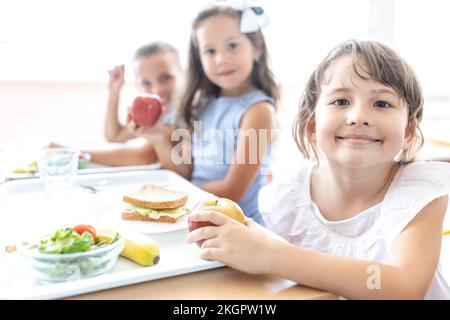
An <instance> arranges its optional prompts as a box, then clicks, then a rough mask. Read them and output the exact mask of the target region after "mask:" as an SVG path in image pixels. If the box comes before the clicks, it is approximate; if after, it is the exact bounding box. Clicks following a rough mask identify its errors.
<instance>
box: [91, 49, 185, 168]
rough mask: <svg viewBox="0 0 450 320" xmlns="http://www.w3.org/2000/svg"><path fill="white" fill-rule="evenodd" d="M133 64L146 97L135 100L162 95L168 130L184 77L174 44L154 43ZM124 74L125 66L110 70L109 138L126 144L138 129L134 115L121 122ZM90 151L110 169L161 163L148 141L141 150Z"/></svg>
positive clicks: (136, 79) (93, 160)
mask: <svg viewBox="0 0 450 320" xmlns="http://www.w3.org/2000/svg"><path fill="white" fill-rule="evenodd" d="M132 64H133V70H134V76H135V84H136V88H137V89H138V91H139V92H141V93H142V94H143V97H137V98H136V100H135V101H137V100H139V99H141V100H143V99H146V97H145V94H156V95H158V96H159V97H160V98H161V99H160V100H161V101H160V103H161V106H162V110H163V112H162V117H161V122H162V124H163V125H164V127H170V125H171V124H172V120H173V115H174V112H175V109H174V108H172V105H173V103H174V100H175V98H174V97H175V93H176V91H177V89H178V87H179V82H180V78H181V74H182V71H181V66H180V60H179V57H178V51H177V50H176V49H175V48H174V47H173V46H171V45H170V44H167V43H164V42H152V43H149V44H147V45H144V46H142V47H140V48H139V49H138V50H137V51H136V53H135V54H134V57H133V62H132ZM124 72H125V67H124V65H120V66H116V67H115V68H114V69H112V70H110V71H109V84H108V90H109V96H108V107H107V112H106V118H105V136H106V138H107V140H108V141H111V142H124V141H126V140H129V139H133V138H136V137H138V135H137V134H136V133H135V132H134V127H132V126H131V127H130V124H129V123H130V120H131V118H130V114H128V119H127V125H122V124H120V122H119V117H118V107H119V100H120V91H121V89H122V87H123V84H124ZM139 102H141V101H139ZM136 103H138V102H136ZM141 113H142V112H141ZM87 152H89V153H90V154H91V156H92V159H91V160H92V162H96V163H100V164H105V165H109V166H125V165H144V164H150V163H154V162H156V161H158V157H157V154H156V152H155V150H154V147H153V145H152V143H151V142H148V141H147V142H146V143H145V144H144V145H142V146H139V147H124V148H118V149H113V150H105V151H99V150H89V151H87Z"/></svg>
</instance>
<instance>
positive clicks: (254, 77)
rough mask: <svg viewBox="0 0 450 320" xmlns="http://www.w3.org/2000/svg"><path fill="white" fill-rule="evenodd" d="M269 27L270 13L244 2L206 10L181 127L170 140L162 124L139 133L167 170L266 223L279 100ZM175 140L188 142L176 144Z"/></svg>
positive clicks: (192, 55) (194, 39) (197, 26)
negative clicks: (262, 203) (261, 198)
mask: <svg viewBox="0 0 450 320" xmlns="http://www.w3.org/2000/svg"><path fill="white" fill-rule="evenodd" d="M242 4H243V3H242ZM267 22H268V20H267V16H266V15H265V13H264V11H263V10H262V8H260V7H253V9H251V8H248V10H247V8H245V7H244V6H242V5H239V3H237V2H236V1H234V2H232V1H220V2H218V3H216V4H215V5H213V6H212V7H209V8H207V9H205V10H203V11H201V12H200V13H199V14H198V15H197V17H196V18H195V19H194V22H193V30H192V36H191V41H190V48H189V58H188V61H189V62H188V70H187V88H186V91H185V92H184V95H183V97H182V100H181V104H180V107H179V109H178V111H177V115H176V116H175V125H176V127H177V128H178V129H176V130H175V131H174V132H173V133H172V132H168V135H166V136H165V138H164V137H163V136H162V135H161V131H158V130H157V129H156V128H157V126H155V127H153V128H143V127H139V128H137V130H138V132H139V133H140V134H142V135H143V136H145V137H147V138H148V139H149V140H150V141H151V142H152V143H153V145H154V147H155V150H156V152H157V154H158V158H159V160H160V163H161V165H162V167H164V168H167V169H171V170H174V171H175V172H178V173H179V174H181V175H183V176H184V177H186V178H188V179H190V180H191V181H192V182H193V183H194V184H196V185H198V186H199V187H201V188H202V189H204V190H206V191H209V192H211V193H213V194H215V195H217V196H219V197H225V198H229V199H231V200H234V201H236V202H238V203H239V205H240V206H241V207H242V209H243V210H244V212H245V214H246V215H247V216H249V217H252V218H253V219H254V220H255V221H257V222H259V223H261V224H263V223H264V222H263V219H262V217H261V215H260V212H259V209H258V202H257V199H258V193H259V189H260V188H261V186H262V185H263V184H264V183H265V179H264V178H265V177H264V176H263V174H262V173H263V171H264V170H266V169H267V167H268V161H267V159H268V158H269V154H270V145H271V140H272V131H273V130H274V129H276V116H275V111H276V110H275V109H276V108H275V106H276V104H277V101H278V98H279V88H278V85H277V83H276V82H275V80H274V77H273V75H272V73H271V71H270V68H269V66H268V52H267V48H266V43H265V40H264V36H263V34H262V32H261V28H263V27H265V26H266V25H267ZM171 136H172V137H174V138H175V140H177V138H179V137H182V141H181V142H179V143H178V144H176V145H175V147H174V144H173V142H172V141H171V138H170V137H171ZM177 141H179V140H177Z"/></svg>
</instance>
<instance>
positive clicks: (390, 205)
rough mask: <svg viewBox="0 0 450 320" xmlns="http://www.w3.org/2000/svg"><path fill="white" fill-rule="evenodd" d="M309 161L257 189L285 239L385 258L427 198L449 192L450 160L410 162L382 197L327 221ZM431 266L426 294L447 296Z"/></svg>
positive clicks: (323, 249)
mask: <svg viewBox="0 0 450 320" xmlns="http://www.w3.org/2000/svg"><path fill="white" fill-rule="evenodd" d="M312 168H313V164H312V163H306V164H305V165H303V166H301V168H299V170H298V172H297V173H295V174H293V175H291V177H290V178H288V179H285V180H284V181H277V180H274V181H273V182H272V183H271V184H269V185H268V186H266V187H264V188H263V189H262V190H261V192H260V195H259V206H260V210H261V213H262V215H263V217H264V220H265V222H266V224H267V227H268V228H269V229H271V230H273V231H275V232H276V233H277V234H279V235H280V236H282V237H283V238H285V239H286V240H287V241H289V242H291V243H294V244H297V245H299V246H302V247H306V248H310V249H314V250H318V251H321V252H326V253H330V254H334V255H339V256H349V257H353V258H357V259H365V260H370V261H375V262H383V261H384V260H386V259H387V257H388V254H389V251H390V249H391V246H392V244H393V242H394V241H395V239H396V238H397V236H398V235H399V234H400V233H401V232H402V230H403V229H404V228H405V227H406V226H407V225H408V223H409V222H410V221H411V220H412V219H414V217H415V216H416V214H418V213H419V212H420V211H421V210H422V209H423V208H424V207H425V206H426V205H427V204H428V203H429V202H431V201H432V200H434V199H436V198H438V197H441V196H444V195H446V194H449V192H450V164H447V163H441V162H414V163H410V164H408V165H404V166H402V167H400V169H399V170H398V171H397V173H396V176H395V177H394V179H393V181H392V183H391V185H390V186H389V189H388V191H387V193H386V195H385V198H384V199H383V201H382V202H381V203H378V204H377V205H375V206H373V207H371V208H369V209H367V210H365V211H363V212H361V213H359V214H357V215H355V216H354V217H352V218H350V219H346V220H340V221H328V220H327V219H325V218H324V217H323V216H322V214H321V213H320V211H319V209H318V208H317V206H316V205H315V204H314V202H313V201H312V200H311V195H310V177H311V171H312ZM440 268H441V267H440V264H439V265H438V268H437V270H436V272H435V275H434V277H433V280H432V283H431V285H430V288H429V290H428V292H427V294H426V296H425V298H426V299H450V287H449V286H448V285H447V284H446V282H445V280H444V278H443V277H442V274H441V271H440Z"/></svg>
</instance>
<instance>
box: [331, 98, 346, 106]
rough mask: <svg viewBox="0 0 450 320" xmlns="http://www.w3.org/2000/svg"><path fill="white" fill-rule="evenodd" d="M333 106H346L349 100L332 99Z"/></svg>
mask: <svg viewBox="0 0 450 320" xmlns="http://www.w3.org/2000/svg"><path fill="white" fill-rule="evenodd" d="M332 104H334V105H335V106H338V107H341V106H346V105H349V104H350V102H348V100H347V99H337V100H335V101H333V103H332Z"/></svg>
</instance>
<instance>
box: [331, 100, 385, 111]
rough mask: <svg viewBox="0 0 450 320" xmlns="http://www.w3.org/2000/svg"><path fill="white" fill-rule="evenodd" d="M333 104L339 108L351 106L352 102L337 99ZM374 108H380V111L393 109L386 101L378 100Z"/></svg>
mask: <svg viewBox="0 0 450 320" xmlns="http://www.w3.org/2000/svg"><path fill="white" fill-rule="evenodd" d="M331 104H333V105H335V106H337V107H342V106H347V105H349V104H350V102H349V101H348V100H347V99H336V100H334V101H333V102H332V103H331ZM373 106H374V107H375V108H379V109H387V108H391V107H392V105H391V104H390V103H389V102H386V101H384V100H377V101H375V103H374V104H373Z"/></svg>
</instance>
